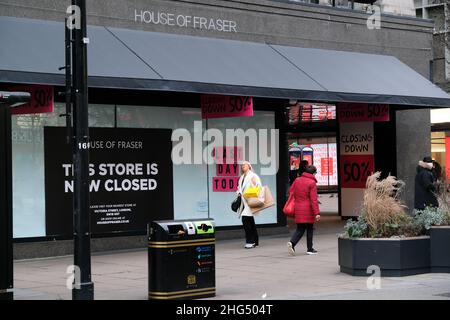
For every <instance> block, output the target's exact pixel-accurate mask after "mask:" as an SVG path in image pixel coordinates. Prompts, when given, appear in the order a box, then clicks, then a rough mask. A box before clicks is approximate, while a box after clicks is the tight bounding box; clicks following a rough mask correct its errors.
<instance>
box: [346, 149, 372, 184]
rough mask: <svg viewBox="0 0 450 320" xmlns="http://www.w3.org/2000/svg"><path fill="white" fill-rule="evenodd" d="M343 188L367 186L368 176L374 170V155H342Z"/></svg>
mask: <svg viewBox="0 0 450 320" xmlns="http://www.w3.org/2000/svg"><path fill="white" fill-rule="evenodd" d="M340 167H341V172H340V173H341V188H358V189H362V188H365V187H366V181H367V177H369V176H370V175H371V174H372V173H373V171H374V156H373V155H343V156H341V164H340Z"/></svg>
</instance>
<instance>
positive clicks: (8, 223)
mask: <svg viewBox="0 0 450 320" xmlns="http://www.w3.org/2000/svg"><path fill="white" fill-rule="evenodd" d="M11 169H12V168H11V114H10V111H9V108H8V107H7V106H5V105H1V104H0V300H12V299H13V292H12V290H13V283H14V282H13V280H14V279H13V253H12V250H13V247H12V236H13V235H12V180H11V178H12V173H11Z"/></svg>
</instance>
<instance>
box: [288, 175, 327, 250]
mask: <svg viewBox="0 0 450 320" xmlns="http://www.w3.org/2000/svg"><path fill="white" fill-rule="evenodd" d="M316 173H317V169H316V167H314V166H307V167H306V169H305V172H304V173H303V174H302V175H301V177H298V178H297V179H295V181H294V183H293V184H292V186H291V188H290V189H289V193H291V194H293V196H294V212H295V216H294V219H295V223H296V224H297V230H296V231H295V233H294V235H293V236H292V238H291V241H289V242H288V243H287V246H288V251H289V253H290V254H292V255H294V254H295V249H294V247H295V246H296V245H297V243H298V242H299V241H300V239H301V238H302V236H303V234H304V233H305V231H306V242H307V252H306V253H307V254H317V251H316V250H314V248H313V230H314V229H313V226H314V222H316V221H319V220H320V211H319V202H318V200H317V180H316V178H315V177H314V174H316Z"/></svg>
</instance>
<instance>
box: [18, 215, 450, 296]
mask: <svg viewBox="0 0 450 320" xmlns="http://www.w3.org/2000/svg"><path fill="white" fill-rule="evenodd" d="M343 224H344V222H343V221H341V220H340V218H339V217H337V216H334V215H324V216H323V219H322V221H321V222H320V223H318V224H316V231H315V236H314V247H315V248H316V249H317V250H318V251H319V254H318V255H313V256H310V255H306V252H305V251H306V248H305V240H306V239H305V238H303V239H302V240H301V241H300V243H299V245H298V246H297V248H296V250H297V255H296V256H290V255H289V254H288V252H287V249H286V242H287V241H288V240H289V235H286V234H285V235H278V236H267V237H261V238H260V246H259V247H257V248H254V249H244V247H243V245H244V241H243V239H234V240H220V241H217V242H216V292H217V295H216V297H214V298H209V299H212V300H264V299H267V300H337V299H339V300H341V299H344V300H355V299H362V300H366V299H382V300H398V299H407V300H431V299H432V300H450V274H437V273H436V274H422V275H416V276H408V277H398V278H381V283H380V288H379V289H372V290H371V289H369V288H368V286H367V282H368V279H369V278H366V277H352V276H349V275H347V274H343V273H340V272H339V266H338V249H337V243H338V242H337V234H338V233H339V232H341V231H342V227H343ZM292 232H293V230H292ZM72 263H73V257H72V256H64V257H54V258H45V259H33V260H19V261H15V263H14V268H15V270H14V278H15V290H14V295H15V299H16V300H48V299H51V300H70V299H71V291H70V290H68V289H67V288H66V282H67V279H68V276H69V274H67V273H66V271H67V267H68V266H69V265H71V264H72ZM147 268H148V266H147V250H145V249H139V250H131V251H115V252H105V253H96V254H93V256H92V279H93V282H94V286H95V299H98V300H145V299H146V298H147V292H148V284H147V283H148V269H147ZM369 282H370V281H369Z"/></svg>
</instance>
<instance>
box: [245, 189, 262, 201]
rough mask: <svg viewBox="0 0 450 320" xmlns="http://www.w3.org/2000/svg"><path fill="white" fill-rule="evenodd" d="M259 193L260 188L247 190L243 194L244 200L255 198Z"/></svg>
mask: <svg viewBox="0 0 450 320" xmlns="http://www.w3.org/2000/svg"><path fill="white" fill-rule="evenodd" d="M260 192H261V187H260V186H257V187H250V188H247V190H245V192H244V198H246V199H247V198H257V197H258V195H259V193H260Z"/></svg>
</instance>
